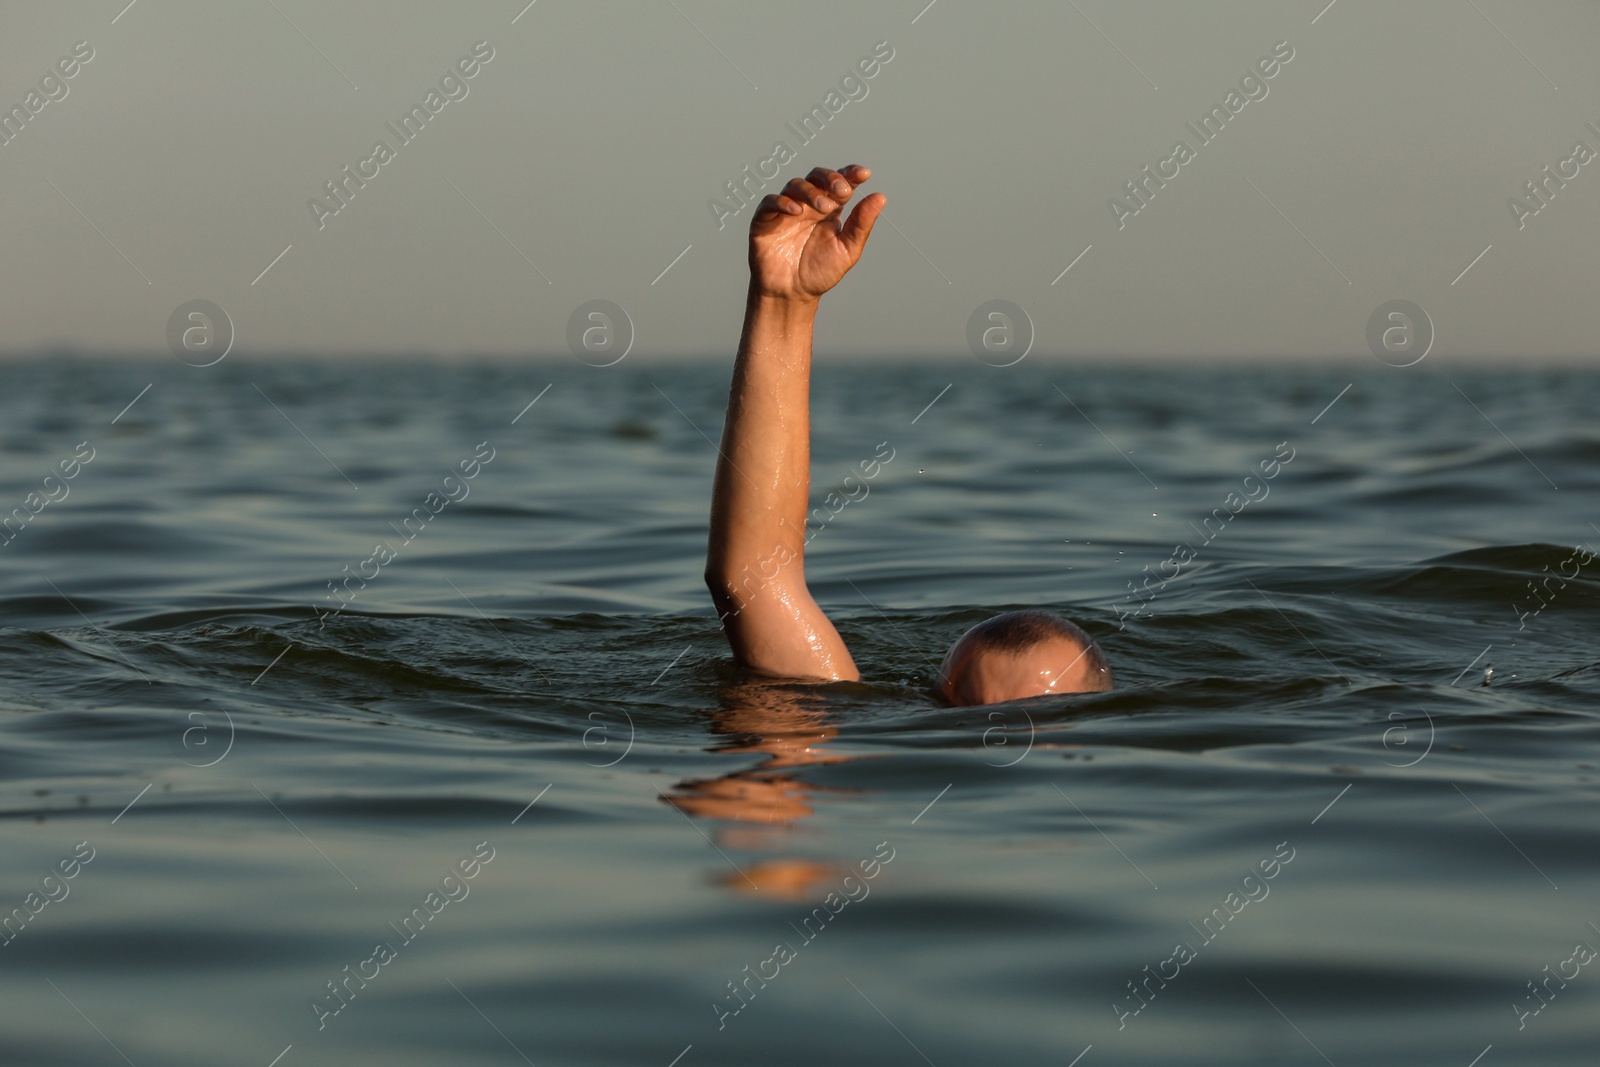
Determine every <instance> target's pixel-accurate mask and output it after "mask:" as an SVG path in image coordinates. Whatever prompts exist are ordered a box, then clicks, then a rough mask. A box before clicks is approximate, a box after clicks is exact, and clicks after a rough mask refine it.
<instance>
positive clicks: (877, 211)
mask: <svg viewBox="0 0 1600 1067" xmlns="http://www.w3.org/2000/svg"><path fill="white" fill-rule="evenodd" d="M888 202H889V198H888V197H886V196H884V195H883V194H882V193H873V194H872V195H871V196H869V197H867V198H866V199H865V200H863V201H861V203H859V204H857V205H856V208H855V210H854V211H852V212H850V217H849V218H847V219H845V220H844V226H843V227H841V228H840V230H839V240H841V241H843V242H844V246H845V247H846V248H848V249H849V250H850V254H851V255H852V256H859V255H861V250H862V249H863V248H865V247H866V245H867V238H868V237H871V236H872V226H873V224H874V223H876V222H877V221H878V216H879V215H881V214H882V213H883V207H884V205H885V204H887V203H888Z"/></svg>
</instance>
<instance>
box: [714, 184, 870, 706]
mask: <svg viewBox="0 0 1600 1067" xmlns="http://www.w3.org/2000/svg"><path fill="white" fill-rule="evenodd" d="M871 173H872V172H871V171H869V170H867V168H866V167H857V166H851V167H846V168H844V170H843V171H842V172H841V171H832V170H825V169H823V168H821V167H819V168H817V169H816V170H813V171H812V172H811V173H810V175H808V176H807V177H806V178H803V179H802V178H796V179H794V180H793V181H791V182H789V183H788V184H787V185H785V186H784V188H783V192H782V193H780V194H777V195H774V196H768V197H765V198H764V199H763V200H762V201H761V204H760V205H759V206H758V207H757V209H756V213H755V216H754V218H752V219H751V222H750V292H749V295H748V297H747V298H746V303H745V313H744V333H743V335H742V336H741V337H740V338H739V354H738V357H737V359H736V360H735V362H734V367H733V385H732V388H731V389H730V391H729V396H728V415H727V419H726V420H725V422H724V423H723V427H722V447H721V450H720V451H721V457H720V458H719V459H718V460H717V473H716V480H715V482H714V484H713V488H712V496H711V541H710V547H709V550H708V552H707V554H706V584H707V585H708V586H710V588H711V598H712V600H713V601H714V602H715V603H716V606H717V614H718V615H719V616H720V617H721V619H722V626H723V629H724V630H725V631H726V632H727V635H728V643H729V644H730V645H732V646H733V654H734V655H735V656H736V657H737V658H738V659H739V661H740V662H741V663H743V664H744V665H745V666H746V667H748V668H749V669H750V670H752V671H755V672H757V673H760V674H769V675H774V676H777V677H783V678H818V679H824V680H827V681H849V680H854V679H856V678H859V677H860V676H861V675H860V673H859V672H857V670H856V665H855V661H854V660H852V659H851V658H850V652H849V650H848V649H846V648H845V647H844V641H843V640H841V639H840V637H839V631H837V630H836V629H834V627H833V623H831V622H829V621H828V617H827V616H826V615H824V614H823V613H822V609H821V608H819V607H817V603H816V601H815V600H813V599H812V598H811V592H810V590H809V589H807V588H806V578H805V521H806V507H807V505H808V503H809V497H810V491H811V395H810V394H811V328H812V324H813V323H814V322H815V320H816V314H817V302H818V301H819V300H820V299H821V297H822V294H823V293H826V292H827V291H828V290H829V289H832V288H833V287H834V286H835V285H837V284H838V282H839V279H841V278H843V277H844V276H845V274H846V273H847V272H848V271H849V270H850V268H851V267H853V266H855V264H856V260H858V259H860V258H861V250H862V248H864V247H865V246H866V243H867V236H868V235H869V234H870V233H871V232H872V224H873V222H874V221H876V220H877V217H878V213H879V212H881V211H882V210H883V205H884V203H885V202H886V200H885V197H884V196H883V194H881V193H874V194H873V195H871V196H869V197H867V198H865V199H864V200H862V201H861V202H860V203H859V204H857V205H856V207H855V209H854V210H853V211H852V212H851V213H850V216H849V217H848V218H845V217H844V210H843V209H844V205H845V204H846V203H847V202H848V201H849V200H850V198H851V197H852V196H854V195H855V189H856V187H857V186H859V185H860V184H861V183H862V182H864V181H866V180H867V178H868V177H869V176H870V175H871Z"/></svg>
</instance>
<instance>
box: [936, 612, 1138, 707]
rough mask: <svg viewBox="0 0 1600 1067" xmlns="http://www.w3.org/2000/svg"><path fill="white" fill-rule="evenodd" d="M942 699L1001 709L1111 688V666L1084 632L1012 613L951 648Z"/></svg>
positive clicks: (1055, 619)
mask: <svg viewBox="0 0 1600 1067" xmlns="http://www.w3.org/2000/svg"><path fill="white" fill-rule="evenodd" d="M937 686H938V690H939V695H940V696H942V697H943V698H944V699H945V700H947V701H949V702H950V703H951V704H955V705H968V704H998V703H1000V702H1001V701H1004V700H1021V699H1023V698H1025V697H1036V696H1044V695H1045V694H1047V693H1096V692H1100V691H1102V690H1106V689H1110V688H1111V686H1112V680H1111V665H1110V664H1109V663H1107V662H1106V657H1105V653H1103V652H1101V651H1100V646H1099V645H1097V644H1095V641H1094V638H1092V637H1090V636H1089V635H1088V634H1087V633H1085V632H1084V631H1083V630H1082V629H1080V628H1079V627H1077V626H1076V625H1074V624H1073V623H1070V622H1068V621H1067V620H1066V619H1063V618H1062V617H1061V616H1059V615H1054V614H1051V613H1050V612H1048V611H1008V612H1006V613H1005V614H1004V615H996V616H995V617H994V618H992V619H989V620H987V621H985V622H980V623H979V624H978V625H976V626H974V627H973V628H972V629H970V630H968V631H967V632H966V633H964V634H962V635H961V637H960V639H958V640H957V641H956V643H955V644H954V645H952V646H950V651H949V653H948V654H947V655H946V656H945V657H944V663H942V664H940V666H939V679H938V683H937Z"/></svg>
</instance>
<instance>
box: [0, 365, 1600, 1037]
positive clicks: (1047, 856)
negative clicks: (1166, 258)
mask: <svg viewBox="0 0 1600 1067" xmlns="http://www.w3.org/2000/svg"><path fill="white" fill-rule="evenodd" d="M1426 367H1427V365H1423V366H1421V367H1416V368H1408V369H1404V370H1400V369H1393V368H1388V367H1384V366H1381V365H1377V364H1374V365H1373V366H1372V367H1371V368H1358V369H1356V370H1354V371H1348V370H1339V369H1327V368H1321V369H1319V368H1310V369H1302V370H1284V369H1275V370H1269V369H1262V368H1255V367H1239V368H1232V369H1220V370H1218V369H1214V370H1194V369H1181V370H1180V369H1163V368H1104V367H1090V368H1085V367H1078V366H1061V365H1056V366H1051V365H1048V364H1046V363H1043V362H1038V361H1029V362H1026V363H1023V364H1019V365H1018V366H1015V367H1011V368H1004V369H1001V368H991V367H985V366H981V365H977V364H971V365H955V364H950V365H945V364H938V363H931V364H921V365H917V364H896V365H888V366H885V365H873V366H856V365H851V364H850V363H848V362H830V363H827V364H823V365H819V367H818V368H817V372H816V378H815V382H814V402H815V403H814V430H815V445H814V455H813V460H814V473H813V483H812V488H813V496H814V498H815V499H816V500H817V501H818V503H819V504H820V503H821V502H822V500H823V498H824V496H825V494H827V493H828V492H830V491H833V490H835V489H838V488H840V487H841V486H842V481H843V478H844V476H845V475H846V474H848V473H850V472H851V471H852V469H855V468H857V467H858V465H859V463H860V462H861V461H862V460H870V459H872V458H873V457H874V456H875V455H881V454H885V453H888V452H890V451H892V455H893V458H892V459H891V460H890V461H889V462H887V463H885V464H883V465H882V467H881V469H880V470H879V473H878V474H877V476H876V477H875V478H874V479H873V480H872V481H871V482H870V492H869V493H868V494H867V495H866V496H865V497H864V498H860V499H857V500H856V501H855V502H853V503H850V504H848V505H846V506H844V507H843V508H842V510H840V511H838V513H837V514H834V515H832V516H831V517H830V518H829V519H828V521H827V522H826V523H825V524H823V525H822V527H821V529H820V532H818V533H817V535H816V537H815V539H814V540H813V541H812V544H811V549H810V555H809V561H808V562H809V564H810V570H809V573H810V576H811V584H812V589H813V591H814V592H815V594H816V596H817V599H818V601H819V602H820V603H821V604H822V605H823V606H824V607H825V608H826V609H827V610H828V611H829V613H830V614H831V615H832V616H833V617H834V618H835V619H836V620H837V622H838V625H839V628H840V630H841V632H842V633H843V634H844V636H845V638H846V640H847V641H848V643H849V644H850V646H851V648H852V650H853V651H854V653H855V656H856V659H857V662H858V663H859V664H860V666H861V668H862V673H863V675H864V681H862V682H861V683H859V684H849V685H835V686H802V685H771V684H766V685H763V684H759V683H756V682H754V681H752V680H750V679H746V678H744V677H742V676H741V674H740V672H739V671H738V670H737V669H736V668H735V667H734V666H733V664H732V662H731V660H730V657H729V655H728V651H727V646H726V644H725V642H724V641H723V639H722V636H721V634H720V632H719V630H718V628H717V624H716V620H715V618H714V616H713V614H712V612H711V608H710V605H709V601H708V599H707V597H706V594H705V590H704V587H703V585H702V583H701V579H700V573H701V569H702V564H703V558H704V551H705V530H706V511H707V502H708V493H709V486H710V478H711V471H712V467H713V465H714V463H715V460H716V452H715V447H714V445H713V444H712V442H713V441H715V440H716V439H717V437H718V435H719V432H720V427H721V420H722V408H723V404H724V402H725V399H726V390H727V377H728V372H727V367H726V366H725V365H710V364H708V365H705V366H693V365H684V366H674V365H660V364H656V365H651V364H649V362H648V361H646V360H642V359H641V360H635V361H630V362H624V363H622V364H619V365H617V366H615V367H610V368H603V369H601V368H592V367H588V366H584V365H581V364H578V363H576V362H569V363H541V362H529V363H521V364H517V363H509V362H504V363H485V364H468V365H441V364H429V363H422V362H402V361H393V362H376V361H362V362H337V361H331V360H330V361H298V362H297V361H281V360H269V359H264V358H249V357H247V356H235V357H233V358H231V359H229V360H227V361H225V362H223V363H221V364H219V365H217V366H215V367H211V368H203V369H202V368H191V367H187V366H183V365H181V364H178V363H175V362H165V363H156V362H148V363H146V362H140V361H121V362H116V361H95V360H88V359H83V360H77V359H65V360H63V359H56V360H40V361H24V362H19V363H12V364H9V365H8V366H7V367H6V371H5V373H6V380H7V385H8V388H7V389H6V391H5V393H4V395H3V398H0V435H3V440H4V447H3V449H0V493H3V500H0V514H5V513H9V514H10V515H11V516H12V518H11V519H10V521H9V522H8V524H7V525H6V527H5V530H4V534H0V540H4V545H3V547H0V597H3V603H4V609H5V615H4V622H5V627H4V629H3V630H0V671H3V672H4V673H3V678H0V812H3V814H4V820H3V822H0V827H3V829H0V835H3V849H4V853H3V854H4V864H3V865H0V915H7V914H9V915H11V918H10V919H9V920H8V921H7V924H6V925H5V927H4V929H5V933H4V934H3V935H0V936H3V937H4V938H5V942H4V947H3V948H0V993H3V998H0V1003H3V1004H4V1009H3V1011H4V1017H5V1024H4V1026H3V1027H0V1064H6V1065H22V1067H35V1065H37V1067H46V1065H72V1067H83V1065H95V1064H108V1065H109V1064H118V1063H123V1062H129V1063H133V1064H137V1065H139V1067H147V1065H152V1064H165V1065H169V1067H187V1065H207V1067H214V1065H218V1064H239V1065H257V1067H267V1065H268V1064H271V1063H274V1062H276V1063H278V1064H279V1065H280V1067H302V1065H311V1064H329V1065H333V1064H339V1065H366V1064H371V1065H379V1064H382V1065H385V1067H408V1065H430V1067H433V1065H442V1064H449V1065H452V1067H470V1065H478V1064H483V1065H490V1064H499V1065H504V1064H517V1063H524V1062H530V1063H534V1064H538V1065H539V1067H545V1065H547V1064H596V1065H599V1064H605V1065H611V1064H615V1065H623V1064H629V1065H655V1067H668V1065H669V1064H672V1063H677V1064H678V1065H679V1067H703V1065H709V1064H752V1063H759V1064H775V1065H777V1064H807V1065H811V1064H819V1063H840V1064H908V1065H909V1064H921V1063H924V1062H927V1063H931V1064H936V1065H938V1067H950V1065H958V1064H1056V1065H1063V1067H1065V1065H1067V1064H1070V1063H1078V1064H1079V1065H1080V1067H1101V1065H1110V1064H1123V1065H1133V1064H1141V1065H1142V1064H1185V1065H1212V1064H1215V1065H1229V1067H1234V1065H1240V1064H1262V1065H1267V1064H1271V1065H1287V1064H1313V1063H1318V1064H1320V1063H1323V1062H1329V1063H1333V1064H1337V1065H1339V1067H1345V1065H1350V1064H1363V1065H1374V1064H1394V1065H1407V1067H1418V1065H1433V1064H1439V1065H1456V1067H1467V1065H1468V1064H1469V1063H1472V1062H1474V1057H1476V1056H1480V1055H1481V1056H1482V1059H1481V1061H1478V1062H1479V1063H1480V1067H1499V1065H1502V1064H1563V1065H1565V1064H1572V1065H1578V1064H1592V1063H1594V1062H1595V1061H1596V1057H1597V1055H1600V1013H1597V1007H1600V960H1595V961H1594V962H1592V963H1591V962H1590V961H1589V960H1588V958H1587V956H1588V954H1589V953H1590V952H1592V949H1591V948H1589V947H1588V946H1593V947H1594V948H1600V927H1597V926H1596V925H1595V924H1600V832H1597V827H1600V820H1597V818H1596V816H1597V801H1600V782H1597V771H1596V767H1597V765H1600V716H1597V710H1600V701H1597V697H1600V671H1597V669H1596V665H1597V655H1596V650H1595V635H1596V632H1597V631H1596V623H1597V621H1600V584H1597V580H1600V560H1596V561H1592V562H1591V552H1590V550H1589V547H1588V546H1593V545H1597V544H1600V529H1597V527H1596V525H1595V524H1596V523H1600V506H1597V501H1596V494H1595V488H1596V482H1597V477H1596V470H1597V461H1600V429H1597V428H1596V423H1595V421H1594V413H1595V411H1596V410H1600V376H1597V375H1594V374H1586V373H1579V372H1565V371H1557V370H1529V371H1525V372H1513V371H1501V372H1486V371H1468V370H1462V371H1459V372H1450V371H1446V370H1429V369H1426ZM146 386H149V388H148V389H146ZM947 386H948V388H946V387H947ZM1347 387H1348V388H1347ZM141 391H143V392H141ZM136 398H137V400H136V402H134V401H135V399H136ZM535 398H537V402H536V403H533V404H532V406H531V407H528V405H529V403H530V401H534V400H535ZM1336 398H1337V400H1336ZM1335 400H1336V402H1334V401H1335ZM130 402H133V403H132V406H131V407H129V406H128V405H129V404H130ZM930 402H932V405H931V407H930V406H929V405H930ZM1330 402H1333V403H1332V406H1331V407H1329V404H1330ZM919 413H920V414H919ZM86 457H87V458H86ZM463 461H466V463H467V467H468V469H469V470H471V471H472V472H473V473H474V477H472V478H470V479H459V480H457V479H451V480H448V481H447V480H446V479H447V476H449V475H451V474H452V472H453V471H454V472H456V474H457V475H459V474H460V472H461V464H462V462H463ZM1263 464H1265V467H1263ZM1267 471H1270V472H1271V474H1272V476H1271V477H1270V478H1268V477H1265V472H1267ZM67 472H71V477H70V478H69V477H65V475H66V473H67ZM1252 475H1254V477H1252ZM30 494H36V495H30ZM430 494H438V495H437V496H431V497H430ZM419 509H420V510H419ZM419 516H420V517H419ZM408 519H409V520H410V522H409V524H408V523H407V520H408ZM1208 520H1209V521H1208ZM380 543H381V544H383V545H385V546H386V547H387V550H388V551H387V555H386V558H383V559H381V560H379V559H378V558H375V550H376V548H377V546H378V545H379V544H380ZM1180 546H1181V549H1180ZM351 574H360V575H362V576H363V577H361V578H353V579H351V580H350V581H349V582H348V583H347V584H345V585H341V586H339V589H340V590H342V593H340V594H339V595H335V593H334V592H333V591H332V590H331V588H330V583H332V582H336V581H339V580H341V579H344V578H345V577H346V576H347V575H351ZM1130 583H1135V584H1134V585H1133V586H1130ZM1023 605H1043V606H1049V607H1052V608H1055V609H1057V610H1060V611H1063V612H1065V613H1067V614H1069V615H1071V616H1072V617H1074V618H1076V619H1078V620H1079V621H1080V622H1082V623H1083V625H1085V626H1086V627H1087V628H1089V629H1090V630H1091V631H1092V632H1093V633H1095V634H1096V635H1097V636H1098V637H1100V639H1101V641H1102V642H1103V644H1104V646H1105V648H1106V650H1107V653H1108V655H1109V656H1110V659H1111V662H1112V664H1113V667H1114V670H1115V672H1116V677H1117V681H1118V688H1117V689H1116V690H1115V691H1114V692H1111V693H1106V694H1099V695H1094V696H1086V697H1077V698H1046V699H1043V700H1038V701H1031V702H1024V703H1019V704H1011V705H1004V706H1000V707H996V708H983V709H948V708H942V707H940V706H938V705H937V704H936V703H935V702H934V701H933V700H932V699H930V697H929V696H928V695H927V693H926V688H925V687H926V686H927V684H928V682H929V681H930V679H931V676H932V671H933V669H934V667H935V666H936V665H937V663H938V660H939V658H940V656H941V655H942V653H943V651H944V649H945V648H946V647H947V645H948V644H949V642H950V641H951V640H952V639H953V638H954V637H955V636H956V635H958V634H959V633H960V632H961V631H962V630H963V629H964V628H965V627H967V626H969V625H971V624H973V623H974V622H976V621H978V620H980V619H982V618H984V617H985V616H986V615H988V614H991V613H993V612H994V611H996V610H999V609H1003V608H1010V607H1017V606H1023ZM1486 681H1487V683H1488V684H1485V682H1486ZM530 805H531V806H530ZM52 872H54V873H53V874H52ZM452 872H453V873H452ZM69 873H70V875H71V876H70V877H67V875H68V874H69ZM469 875H470V876H469ZM830 894H831V895H830ZM13 909H15V910H14V911H13ZM1180 946H1181V948H1180ZM330 983H333V985H332V986H330ZM1530 983H1532V985H1530ZM335 988H336V989H337V993H336V992H335V991H334V990H335ZM1491 1046H1492V1047H1491ZM275 1057H279V1059H277V1060H275ZM674 1057H681V1058H679V1059H676V1060H675V1059H674ZM1075 1057H1081V1059H1076V1060H1075V1059H1074V1058H1075Z"/></svg>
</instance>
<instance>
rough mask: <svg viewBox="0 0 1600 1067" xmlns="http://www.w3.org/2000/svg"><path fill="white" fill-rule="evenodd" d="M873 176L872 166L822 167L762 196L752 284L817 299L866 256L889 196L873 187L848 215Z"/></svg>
mask: <svg viewBox="0 0 1600 1067" xmlns="http://www.w3.org/2000/svg"><path fill="white" fill-rule="evenodd" d="M871 176H872V172H871V171H870V170H868V169H867V168H866V167H861V166H854V165H852V166H848V167H846V168H844V170H843V171H842V172H841V171H836V170H828V169H826V168H825V167H817V168H816V169H815V170H813V171H812V172H811V173H810V174H809V175H807V176H806V177H804V178H795V179H793V180H792V181H790V182H789V183H788V184H787V185H785V186H784V187H783V192H781V193H776V194H771V195H768V196H765V197H763V198H762V200H761V203H760V204H759V205H758V206H757V208H756V212H755V215H754V217H753V218H752V219H751V220H750V284H751V289H752V293H753V294H755V295H759V296H765V297H776V298H779V299H786V300H795V301H800V302H803V303H815V302H816V301H817V300H818V299H819V298H821V296H822V294H823V293H826V292H827V291H828V290H829V289H832V288H833V287H834V286H835V285H837V284H839V280H840V279H841V278H843V277H844V276H845V275H846V274H847V273H849V271H850V268H851V267H854V266H855V265H856V261H857V260H858V259H860V258H861V251H862V249H863V248H865V247H866V244H867V237H868V236H870V235H871V233H872V225H873V223H874V222H876V221H877V219H878V215H879V213H881V212H882V211H883V206H884V205H885V204H886V203H888V197H886V196H884V195H883V194H882V193H873V194H872V195H871V196H869V197H867V198H866V199H865V200H862V201H861V202H860V203H859V204H857V205H856V207H855V210H853V211H852V212H850V215H849V217H848V218H845V217H844V205H845V204H847V203H849V201H850V198H851V197H852V196H854V195H855V191H856V189H857V188H858V187H859V186H860V185H861V184H862V183H863V182H865V181H866V180H867V179H868V178H870V177H871Z"/></svg>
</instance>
